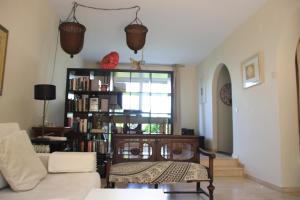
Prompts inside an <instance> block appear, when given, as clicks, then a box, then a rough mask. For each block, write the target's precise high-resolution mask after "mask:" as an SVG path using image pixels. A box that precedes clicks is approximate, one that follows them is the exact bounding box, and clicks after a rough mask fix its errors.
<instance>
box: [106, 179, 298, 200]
mask: <svg viewBox="0 0 300 200" xmlns="http://www.w3.org/2000/svg"><path fill="white" fill-rule="evenodd" d="M103 185H104V184H103ZM202 185H203V186H205V184H204V183H203V184H202ZM215 186H216V190H215V200H300V193H298V194H297V193H293V194H292V193H281V192H278V191H275V190H272V189H269V188H267V187H265V186H262V185H260V184H258V183H256V182H253V181H251V180H249V179H245V178H223V177H218V178H216V180H215ZM117 187H118V188H126V187H129V188H148V187H149V186H148V185H137V184H130V185H128V186H127V185H117ZM150 187H152V186H150ZM160 188H163V189H164V190H170V189H171V190H183V191H187V190H193V189H194V188H195V183H194V184H193V183H189V184H175V185H161V186H160ZM204 188H206V187H204ZM141 199H142V198H141ZM167 199H168V200H207V199H208V198H207V197H206V196H204V195H202V194H201V195H199V194H168V195H167Z"/></svg>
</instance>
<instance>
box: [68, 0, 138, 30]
mask: <svg viewBox="0 0 300 200" xmlns="http://www.w3.org/2000/svg"><path fill="white" fill-rule="evenodd" d="M77 7H83V8H89V9H93V10H103V11H118V10H132V9H136V12H135V18H134V20H133V21H132V22H131V23H130V24H133V23H137V24H142V25H143V23H142V21H141V20H140V19H139V18H138V13H139V11H140V10H141V7H140V6H137V5H135V6H131V7H123V8H99V7H93V6H87V5H84V4H79V3H77V2H74V3H73V7H72V10H71V12H70V14H69V15H68V17H67V19H66V21H73V22H77V23H79V22H78V20H77V18H76V9H77Z"/></svg>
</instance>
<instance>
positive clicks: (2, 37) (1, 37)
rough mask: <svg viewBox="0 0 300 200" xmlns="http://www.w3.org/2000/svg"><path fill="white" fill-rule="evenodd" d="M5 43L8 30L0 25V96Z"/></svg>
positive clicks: (0, 92) (0, 93)
mask: <svg viewBox="0 0 300 200" xmlns="http://www.w3.org/2000/svg"><path fill="white" fill-rule="evenodd" d="M7 41H8V30H7V29H6V28H4V27H3V26H1V25H0V96H1V95H2V93H3V82H4V68H5V58H6V49H7Z"/></svg>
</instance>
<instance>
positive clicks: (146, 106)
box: [141, 93, 151, 112]
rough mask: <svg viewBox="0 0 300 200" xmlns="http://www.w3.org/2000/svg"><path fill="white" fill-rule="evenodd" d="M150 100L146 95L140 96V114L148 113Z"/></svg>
mask: <svg viewBox="0 0 300 200" xmlns="http://www.w3.org/2000/svg"><path fill="white" fill-rule="evenodd" d="M150 102H151V98H150V95H149V94H147V93H143V94H142V102H141V104H142V112H150V108H151V103H150Z"/></svg>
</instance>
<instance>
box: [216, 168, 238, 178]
mask: <svg viewBox="0 0 300 200" xmlns="http://www.w3.org/2000/svg"><path fill="white" fill-rule="evenodd" d="M214 176H216V177H242V176H244V168H243V167H224V168H218V167H216V168H214Z"/></svg>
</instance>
